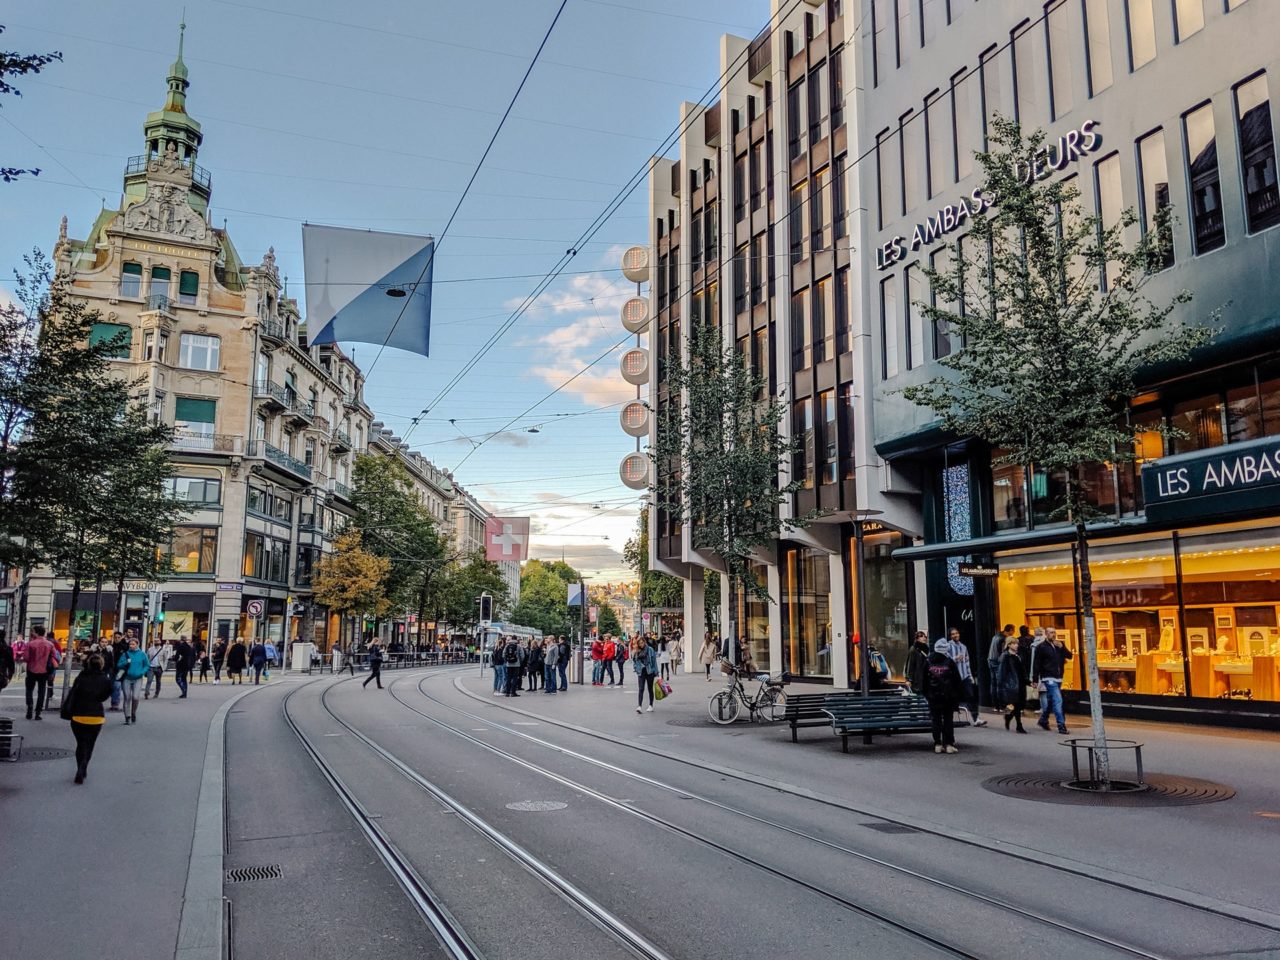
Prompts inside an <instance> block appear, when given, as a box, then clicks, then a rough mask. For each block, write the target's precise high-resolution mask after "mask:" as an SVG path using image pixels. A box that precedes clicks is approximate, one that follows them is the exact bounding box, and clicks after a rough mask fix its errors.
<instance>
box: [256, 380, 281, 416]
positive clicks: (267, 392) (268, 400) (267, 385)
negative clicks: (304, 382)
mask: <svg viewBox="0 0 1280 960" xmlns="http://www.w3.org/2000/svg"><path fill="white" fill-rule="evenodd" d="M253 398H254V399H255V400H261V401H262V405H263V406H264V407H266V408H268V409H271V410H288V409H289V394H288V392H287V391H286V390H285V388H284V387H282V386H280V384H278V383H272V382H271V381H270V380H259V381H257V382H256V383H255V384H254V385H253Z"/></svg>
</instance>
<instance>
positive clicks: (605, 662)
mask: <svg viewBox="0 0 1280 960" xmlns="http://www.w3.org/2000/svg"><path fill="white" fill-rule="evenodd" d="M617 653H618V645H617V644H616V643H614V641H613V634H611V633H606V634H605V635H604V648H603V650H602V651H601V657H602V660H601V662H600V665H601V667H602V668H603V669H604V672H605V673H607V674H608V675H609V682H608V683H607V684H606V686H610V687H612V686H613V658H614V657H615V656H617ZM601 679H604V678H603V676H602V677H601ZM618 685H619V686H621V685H622V677H619V678H618Z"/></svg>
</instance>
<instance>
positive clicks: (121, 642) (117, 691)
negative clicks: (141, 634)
mask: <svg viewBox="0 0 1280 960" xmlns="http://www.w3.org/2000/svg"><path fill="white" fill-rule="evenodd" d="M131 636H133V631H132V630H126V631H125V632H124V633H123V634H120V633H117V634H116V635H115V640H114V642H113V643H112V644H111V656H110V657H108V658H107V673H108V675H110V677H111V707H110V709H111V711H112V712H116V711H118V710H119V709H120V696H121V692H122V684H121V674H120V671H119V670H117V669H116V664H117V663H119V662H120V658H121V657H123V656H124V655H125V652H126V651H128V649H129V638H130V637H131Z"/></svg>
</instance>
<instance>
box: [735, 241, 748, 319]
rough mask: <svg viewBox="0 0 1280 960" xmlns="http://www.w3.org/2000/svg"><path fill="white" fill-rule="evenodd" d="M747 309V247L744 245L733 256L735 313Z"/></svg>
mask: <svg viewBox="0 0 1280 960" xmlns="http://www.w3.org/2000/svg"><path fill="white" fill-rule="evenodd" d="M746 309H747V245H746V244H745V243H744V244H743V245H742V246H740V247H739V248H738V249H737V251H736V252H735V253H734V255H733V312H734V313H742V312H743V311H744V310H746Z"/></svg>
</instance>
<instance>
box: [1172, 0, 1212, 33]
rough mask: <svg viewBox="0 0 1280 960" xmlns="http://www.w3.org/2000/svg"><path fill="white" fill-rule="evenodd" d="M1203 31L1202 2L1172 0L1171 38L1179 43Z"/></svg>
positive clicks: (1196, 0)
mask: <svg viewBox="0 0 1280 960" xmlns="http://www.w3.org/2000/svg"><path fill="white" fill-rule="evenodd" d="M1203 29H1204V0H1173V36H1174V41H1175V42H1177V43H1181V42H1182V41H1183V40H1185V39H1187V37H1190V36H1192V35H1193V34H1197V33H1199V32H1200V31H1201V30H1203Z"/></svg>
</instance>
